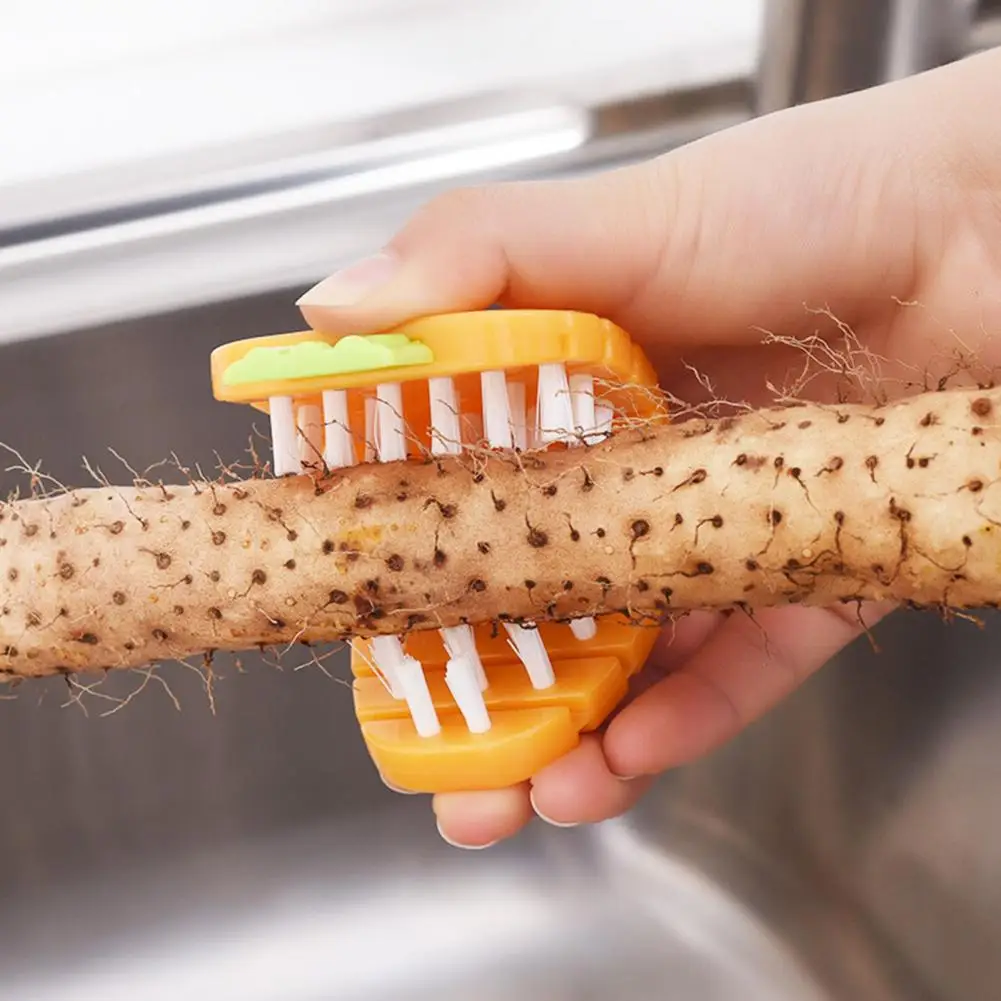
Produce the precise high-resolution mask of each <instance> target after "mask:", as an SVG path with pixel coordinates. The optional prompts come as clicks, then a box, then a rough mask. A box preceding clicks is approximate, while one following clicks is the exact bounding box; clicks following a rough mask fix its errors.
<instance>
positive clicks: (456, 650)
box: [428, 377, 487, 689]
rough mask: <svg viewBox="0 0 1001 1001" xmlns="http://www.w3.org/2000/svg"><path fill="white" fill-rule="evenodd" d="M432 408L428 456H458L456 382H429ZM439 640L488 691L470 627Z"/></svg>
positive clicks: (438, 379)
mask: <svg viewBox="0 0 1001 1001" xmlns="http://www.w3.org/2000/svg"><path fill="white" fill-rule="evenodd" d="M428 396H429V400H430V404H431V453H432V455H458V454H460V453H461V452H462V429H461V426H460V417H459V399H458V395H457V394H456V391H455V382H454V381H453V380H452V379H449V378H441V377H436V378H433V379H429V380H428ZM441 637H442V640H443V641H444V644H445V649H446V651H448V655H449V656H450V657H452V658H460V657H466V658H468V659H469V660H470V661H472V663H473V664H474V666H475V669H476V679H477V683H478V684H479V686H480V688H481V689H484V688H486V687H487V676H486V673H485V672H484V670H483V664H482V663H481V661H480V655H479V652H478V651H477V649H476V640H475V638H474V636H473V630H472V627H471V626H453V627H451V628H448V629H442V630H441Z"/></svg>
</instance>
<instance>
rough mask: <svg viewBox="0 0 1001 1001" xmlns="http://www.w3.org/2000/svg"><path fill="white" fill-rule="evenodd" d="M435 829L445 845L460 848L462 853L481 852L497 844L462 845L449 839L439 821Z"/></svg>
mask: <svg viewBox="0 0 1001 1001" xmlns="http://www.w3.org/2000/svg"><path fill="white" fill-rule="evenodd" d="M437 827H438V834H439V836H440V837H441V840H442V841H444V842H445V844H446V845H451V846H452V847H453V848H461V849H462V850H463V851H466V852H479V851H483V849H484V848H492V847H493V846H494V845H495V844H497V842H496V841H488V842H487V843H486V844H485V845H464V844H462V843H461V842H459V841H456V840H454V839H453V838H450V837H449V836H448V835H447V834H446V833H445V832H444V831H443V830H442V829H441V821H438V824H437Z"/></svg>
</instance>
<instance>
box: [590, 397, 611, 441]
mask: <svg viewBox="0 0 1001 1001" xmlns="http://www.w3.org/2000/svg"><path fill="white" fill-rule="evenodd" d="M614 417H615V410H614V409H613V408H612V407H610V406H609V405H608V404H607V403H595V405H594V431H595V435H596V436H598V438H599V440H600V439H601V438H607V437H608V436H609V435H610V434H611V433H612V420H613V419H614Z"/></svg>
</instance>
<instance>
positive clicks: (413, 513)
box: [0, 390, 1001, 677]
mask: <svg viewBox="0 0 1001 1001" xmlns="http://www.w3.org/2000/svg"><path fill="white" fill-rule="evenodd" d="M999 415H1001V395H999V394H998V393H996V392H993V391H992V392H984V391H977V390H974V391H945V392H939V393H930V394H924V395H921V396H916V397H911V398H909V399H907V400H904V401H902V402H899V403H895V404H893V405H890V406H886V407H883V408H879V409H871V408H865V407H860V406H840V407H817V406H812V405H807V406H796V407H791V408H783V409H778V410H770V411H760V412H756V413H750V414H747V415H746V416H741V417H739V418H735V419H724V420H719V421H704V420H692V421H688V422H685V423H680V424H676V425H673V426H669V427H660V428H658V429H655V430H653V429H647V430H645V431H644V430H630V431H626V432H623V433H621V434H618V435H616V436H615V437H614V438H612V439H610V440H609V441H607V442H605V443H603V444H601V445H599V446H596V447H593V448H589V449H573V450H568V451H560V452H554V453H547V454H545V455H541V454H539V455H529V456H522V457H520V458H519V457H517V456H512V455H510V454H507V455H496V456H491V457H484V458H482V459H480V460H475V461H474V460H473V459H472V458H471V457H469V456H466V457H464V458H460V459H448V460H442V461H440V462H428V463H427V464H417V463H410V464H391V465H385V466H377V465H367V466H361V467H357V468H355V469H352V470H348V471H346V472H338V473H335V474H332V475H329V476H325V477H320V478H317V479H311V478H310V477H307V476H300V477H294V478H289V479H284V480H252V481H247V482H242V483H229V484H227V485H214V486H207V485H201V486H194V487H187V486H185V487H173V486H172V487H168V488H160V487H146V488H142V489H136V488H128V489H125V488H122V489H118V488H108V489H89V490H81V491H76V492H71V493H67V494H64V495H62V496H58V497H53V498H50V499H44V500H30V501H22V502H18V503H14V504H12V505H9V506H7V507H5V508H3V510H2V516H0V595H2V600H0V671H3V672H4V673H5V674H6V675H7V676H8V677H12V676H13V677H18V676H31V675H45V674H51V673H55V672H68V671H85V670H101V669H108V668H117V667H128V666H137V665H143V664H146V663H149V662H151V661H158V660H171V659H178V658H185V657H189V656H192V655H195V654H199V653H202V652H205V651H210V650H241V649H249V648H253V647H256V646H258V645H261V644H265V645H273V644H278V645H281V644H287V643H291V642H297V641H308V642H317V641H328V640H335V639H339V638H347V637H350V636H355V635H362V636H366V635H372V634H375V633H387V632H389V633H402V632H405V631H407V630H412V629H424V628H433V627H436V626H442V625H453V624H456V623H459V622H462V621H468V622H471V623H479V622H484V621H487V620H493V619H497V618H501V617H510V618H512V619H515V620H519V619H529V620H533V621H542V620H545V619H552V618H568V617H573V616H579V615H594V614H600V613H603V612H608V611H621V610H628V611H629V612H630V614H632V615H633V616H634V617H635V618H636V619H637V620H639V621H644V622H656V621H660V620H663V619H664V618H665V617H666V616H668V615H669V614H670V613H671V612H672V611H675V610H685V609H693V608H707V607H714V608H720V607H732V606H735V605H740V604H741V603H744V604H746V606H750V607H751V608H754V607H762V606H767V605H780V604H786V603H791V602H804V603H810V604H821V605H823V604H829V603H833V602H837V601H856V600H860V599H893V600H897V601H901V602H912V603H915V604H918V605H922V606H949V607H953V608H964V607H967V608H968V607H983V606H988V605H993V604H994V603H996V602H997V601H998V600H999V598H1001V478H999V472H1001V425H999Z"/></svg>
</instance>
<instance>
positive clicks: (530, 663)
mask: <svg viewBox="0 0 1001 1001" xmlns="http://www.w3.org/2000/svg"><path fill="white" fill-rule="evenodd" d="M504 628H505V629H507V634H508V636H510V637H511V645H512V647H513V648H514V652H515V653H516V654H517V655H518V659H519V660H520V661H521V662H522V664H524V665H525V670H526V671H527V672H528V680H529V681H531V683H532V687H533V688H537V689H540V690H541V689H544V688H549V687H550V686H551V685H554V684H555V683H556V675H555V674H554V673H553V665H552V661H550V659H549V651H548V650H547V649H546V645H545V643H543V642H542V637H541V636H540V635H539V631H538V629H526V628H524V627H523V626H518V625H515V624H514V623H513V622H505V623H504Z"/></svg>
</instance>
